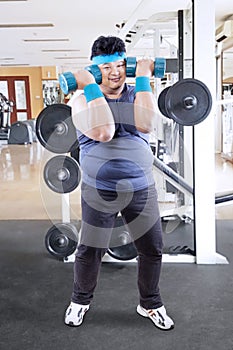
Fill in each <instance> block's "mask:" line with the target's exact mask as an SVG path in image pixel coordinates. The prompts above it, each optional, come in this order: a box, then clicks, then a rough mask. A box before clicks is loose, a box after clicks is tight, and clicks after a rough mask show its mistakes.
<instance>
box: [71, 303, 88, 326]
mask: <svg viewBox="0 0 233 350" xmlns="http://www.w3.org/2000/svg"><path fill="white" fill-rule="evenodd" d="M89 307H90V305H81V304H76V303H73V302H71V303H70V305H69V306H68V308H67V310H66V313H65V324H67V325H68V326H76V327H77V326H80V325H81V324H82V322H83V318H84V316H85V313H86V312H87V311H88V310H89Z"/></svg>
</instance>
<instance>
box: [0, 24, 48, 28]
mask: <svg viewBox="0 0 233 350" xmlns="http://www.w3.org/2000/svg"><path fill="white" fill-rule="evenodd" d="M35 27H39V28H44V27H54V24H52V23H5V24H0V29H1V28H35Z"/></svg>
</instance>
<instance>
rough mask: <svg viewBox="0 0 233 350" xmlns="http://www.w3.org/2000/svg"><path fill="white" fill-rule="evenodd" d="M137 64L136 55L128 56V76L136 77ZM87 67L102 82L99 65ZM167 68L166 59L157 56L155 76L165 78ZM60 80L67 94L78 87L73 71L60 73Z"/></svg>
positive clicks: (97, 81) (99, 82)
mask: <svg viewBox="0 0 233 350" xmlns="http://www.w3.org/2000/svg"><path fill="white" fill-rule="evenodd" d="M136 66H137V59H136V57H127V59H126V76H127V77H129V78H130V77H135V74H136ZM85 69H86V70H87V71H88V72H90V73H91V74H92V75H93V76H94V78H95V81H96V83H97V84H101V82H102V74H101V71H100V69H99V67H98V65H96V64H93V65H91V66H87V67H86V68H85ZM165 69H166V60H165V59H164V58H162V57H156V58H155V60H154V71H153V75H154V77H155V78H163V77H164V74H165ZM58 80H59V84H60V87H61V90H62V91H63V93H64V94H65V95H67V94H69V93H70V92H72V91H75V90H77V89H78V83H77V81H76V78H75V76H74V74H73V73H71V72H65V73H62V74H60V76H59V79H58Z"/></svg>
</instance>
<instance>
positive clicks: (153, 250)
mask: <svg viewBox="0 0 233 350" xmlns="http://www.w3.org/2000/svg"><path fill="white" fill-rule="evenodd" d="M119 212H120V213H121V216H122V218H123V220H124V222H125V224H126V225H127V228H128V231H129V232H130V234H131V237H132V239H133V240H134V244H135V246H136V248H137V251H138V288H139V294H140V305H141V306H142V307H144V308H146V309H152V308H158V307H160V306H162V305H163V303H162V300H161V296H160V292H159V286H158V284H159V277H160V271H161V260H162V248H163V242H162V227H161V219H160V215H159V208H158V203H157V192H156V189H155V186H150V187H149V188H146V189H143V190H139V191H136V192H132V193H131V194H129V193H121V194H119V193H118V195H117V193H116V192H112V191H105V190H98V191H97V190H95V189H93V188H91V187H89V186H87V185H85V184H83V185H82V227H81V233H80V244H79V246H78V249H77V253H76V258H75V263H74V289H73V293H72V298H71V299H72V301H73V302H75V303H78V304H84V305H86V304H89V303H90V302H91V300H92V299H93V293H94V290H95V287H96V284H97V280H98V274H99V268H100V264H101V259H102V257H103V256H104V254H105V252H106V251H107V249H108V246H109V243H110V239H111V233H112V228H113V226H114V223H115V218H116V216H117V214H118V213H119Z"/></svg>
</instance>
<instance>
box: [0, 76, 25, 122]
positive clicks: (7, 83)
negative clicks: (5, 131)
mask: <svg viewBox="0 0 233 350" xmlns="http://www.w3.org/2000/svg"><path fill="white" fill-rule="evenodd" d="M0 92H1V93H2V94H3V95H5V96H6V98H7V99H9V100H11V101H13V102H14V105H13V108H12V113H11V120H10V124H13V123H15V122H17V121H23V120H27V119H31V103H30V90H29V77H27V76H22V77H21V76H20V77H0Z"/></svg>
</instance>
